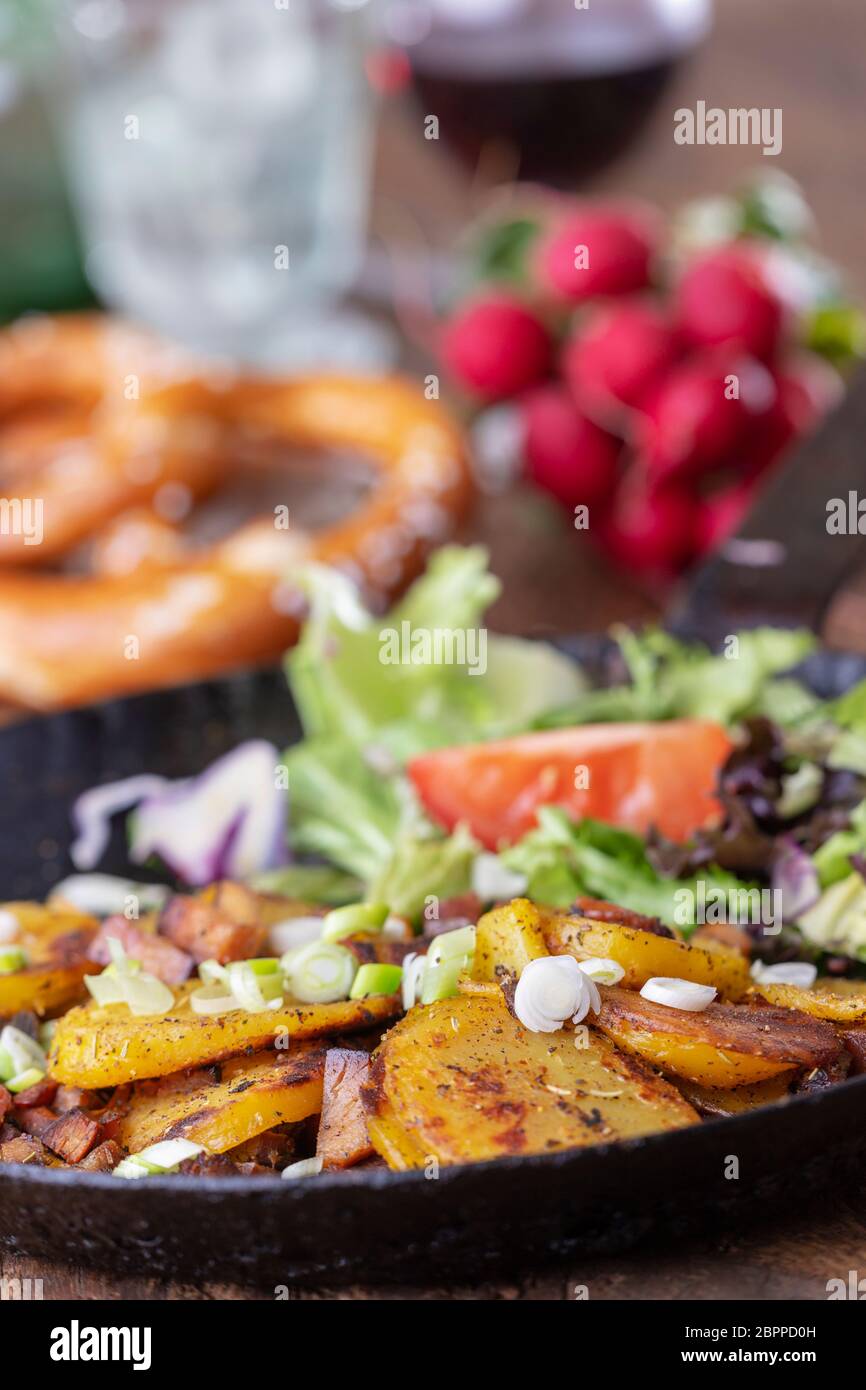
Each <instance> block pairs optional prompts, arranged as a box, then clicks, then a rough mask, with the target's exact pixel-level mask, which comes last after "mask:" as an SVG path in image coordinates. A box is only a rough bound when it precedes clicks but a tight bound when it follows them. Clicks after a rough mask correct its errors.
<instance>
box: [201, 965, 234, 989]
mask: <svg viewBox="0 0 866 1390" xmlns="http://www.w3.org/2000/svg"><path fill="white" fill-rule="evenodd" d="M198 977H199V979H200V980H201V981H202V983H203V984H206V985H216V984H224V983H225V981H227V980H228V977H229V975H228V971H227V970H226V968H225V966H224V965H220V963H219V961H218V960H203V961H202V963H201V965H200V966H199V968H198Z"/></svg>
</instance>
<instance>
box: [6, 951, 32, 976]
mask: <svg viewBox="0 0 866 1390" xmlns="http://www.w3.org/2000/svg"><path fill="white" fill-rule="evenodd" d="M28 964H29V957H28V955H27V952H26V951H25V950H24V949H23V948H22V947H21V946H4V947H3V949H2V950H0V975H14V974H15V973H16V972H17V971H19V970H25V969H26V968H27V965H28Z"/></svg>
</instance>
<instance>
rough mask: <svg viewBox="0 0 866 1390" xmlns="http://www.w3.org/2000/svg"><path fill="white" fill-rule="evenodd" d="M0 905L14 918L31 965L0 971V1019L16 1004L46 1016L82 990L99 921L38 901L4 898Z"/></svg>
mask: <svg viewBox="0 0 866 1390" xmlns="http://www.w3.org/2000/svg"><path fill="white" fill-rule="evenodd" d="M2 910H3V911H4V912H8V913H11V915H12V916H13V917H15V918H16V919H17V921H18V923H19V925H20V932H19V934H18V936H17V937H16V938H15V945H16V946H21V947H22V949H23V950H24V951H26V953H27V958H28V962H29V964H28V965H26V966H25V967H24V969H23V970H16V971H15V972H14V973H13V974H11V975H0V1018H8V1017H9V1016H10V1015H12V1014H14V1013H17V1012H18V1010H19V1009H32V1010H33V1012H34V1013H36V1014H39V1016H40V1017H41V1018H46V1017H48V1016H50V1015H52V1014H56V1013H58V1012H59V1011H60V1010H61V1009H64V1008H66V1007H67V1006H68V1005H69V1004H74V1003H75V1002H76V1001H77V1000H78V999H80V998H81V997H82V996H83V994H84V989H83V987H82V980H83V979H84V976H85V975H86V974H87V973H88V971H92V970H93V966H92V964H91V963H90V961H89V960H88V959H87V948H88V946H89V945H90V943H91V941H92V940H93V938H94V936H95V935H96V931H97V928H98V926H99V923H98V922H97V921H96V919H95V918H94V917H88V916H87V915H86V914H85V913H82V912H76V911H75V910H74V909H73V908H57V907H53V906H49V907H43V906H42V904H41V903H3V904H2Z"/></svg>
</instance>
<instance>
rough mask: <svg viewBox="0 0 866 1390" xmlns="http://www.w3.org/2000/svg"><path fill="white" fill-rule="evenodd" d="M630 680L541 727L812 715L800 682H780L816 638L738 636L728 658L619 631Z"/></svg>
mask: <svg viewBox="0 0 866 1390" xmlns="http://www.w3.org/2000/svg"><path fill="white" fill-rule="evenodd" d="M615 636H616V637H617V641H618V642H619V645H620V650H621V652H622V656H623V659H624V661H625V664H626V666H627V668H628V672H629V676H630V677H631V681H630V684H629V685H621V686H614V687H612V688H610V689H608V690H595V691H590V692H588V693H587V694H586V695H584V696H583V697H581V698H579V699H578V700H576V701H572V702H571V703H569V704H568V705H565V706H563V707H562V708H561V709H558V710H555V711H552V712H549V713H547V714H543V715H541V716H540V717H539V718H538V719H536V721H535V727H536V728H554V727H556V728H561V727H566V726H570V725H573V724H583V723H588V722H593V723H600V722H605V721H620V720H659V719H712V720H716V721H717V722H718V723H720V724H733V723H736V722H737V721H738V720H740V719H744V718H746V717H748V716H749V715H753V714H759V713H765V712H767V713H769V709H768V708H765V707H766V706H768V705H769V704H773V706H774V708H775V710H776V712H777V713H778V714H779V715H783V714H786V713H787V716H788V717H791V714H792V713H793V714H794V715H795V716H796V717H797V718H802V717H803V716H804V715H805V714H807V713H811V712H813V710H814V708H815V701H814V699H813V698H811V697H810V696H809V694H808V692H807V691H806V689H805V687H803V686H801V685H800V684H799V682H796V681H794V680H790V679H789V680H787V681H786V682H785V683H784V685H782V683H780V682H778V681H776V680H775V679H774V678H775V677H776V676H778V675H779V674H780V673H781V672H784V671H789V670H790V669H791V668H792V667H793V666H796V665H798V663H799V662H801V661H802V660H803V659H804V658H805V657H806V656H808V654H809V652H810V651H812V649H813V648H814V645H815V638H814V636H813V634H812V633H810V632H806V631H792V630H789V629H786V628H753V629H749V630H747V631H745V632H739V633H736V634H734V635H733V639H732V640H731V641H730V643H729V646H728V650H729V651H730V653H731V655H726V654H725V653H721V654H718V655H716V654H713V653H712V652H711V651H710V650H709V649H708V648H707V647H705V646H703V645H702V644H701V643H688V642H682V641H680V640H679V639H678V638H676V637H673V636H671V634H670V633H667V632H664V631H662V630H661V629H660V628H649V629H648V630H646V631H645V632H642V633H634V632H629V631H627V630H624V629H619V630H617V631H616V632H615Z"/></svg>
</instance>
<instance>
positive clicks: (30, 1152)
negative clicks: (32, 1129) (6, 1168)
mask: <svg viewBox="0 0 866 1390" xmlns="http://www.w3.org/2000/svg"><path fill="white" fill-rule="evenodd" d="M45 1162H46V1157H45V1146H44V1145H43V1144H42V1142H41V1141H40V1140H39V1139H34V1138H32V1137H31V1135H29V1134H19V1135H18V1136H17V1138H15V1139H7V1141H6V1143H5V1144H0V1163H35V1164H36V1165H37V1166H44V1164H45Z"/></svg>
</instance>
